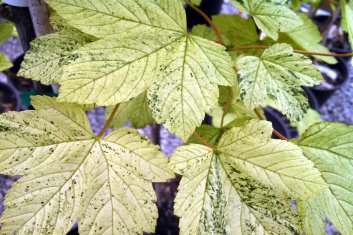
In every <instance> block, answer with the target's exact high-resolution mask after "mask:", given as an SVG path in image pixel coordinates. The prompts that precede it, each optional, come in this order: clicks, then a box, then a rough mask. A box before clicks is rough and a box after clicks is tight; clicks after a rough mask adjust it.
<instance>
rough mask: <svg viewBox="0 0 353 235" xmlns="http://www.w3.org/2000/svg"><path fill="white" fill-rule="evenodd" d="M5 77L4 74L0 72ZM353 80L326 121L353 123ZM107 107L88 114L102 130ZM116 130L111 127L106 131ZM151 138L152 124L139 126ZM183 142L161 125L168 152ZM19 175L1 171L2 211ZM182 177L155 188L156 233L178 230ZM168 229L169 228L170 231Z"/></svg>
mask: <svg viewBox="0 0 353 235" xmlns="http://www.w3.org/2000/svg"><path fill="white" fill-rule="evenodd" d="M222 13H224V14H232V13H236V10H234V8H232V6H231V4H230V3H229V0H225V4H224V7H223V8H222ZM0 52H3V53H6V54H7V55H8V56H9V58H10V59H11V60H14V59H16V58H17V57H18V56H19V55H21V54H22V53H23V52H22V49H21V46H20V42H19V40H18V39H16V38H11V39H10V40H9V41H8V42H6V43H4V44H2V45H0ZM0 77H1V76H0ZM351 97H353V80H352V79H350V80H349V81H348V82H347V83H346V84H345V86H343V87H342V88H341V89H340V90H338V91H336V92H335V94H334V95H332V96H331V97H330V99H329V100H328V101H327V102H326V103H325V104H324V105H323V106H322V108H321V110H320V113H321V115H322V118H323V119H324V120H326V121H339V122H344V123H347V124H353V115H352V114H353V100H352V99H351ZM104 114H105V111H104V108H97V109H95V110H92V111H89V112H88V117H89V119H90V122H91V126H92V129H93V131H94V132H95V133H98V132H99V130H100V129H101V127H102V126H103V124H104V119H105V117H104ZM111 131H112V130H107V132H106V133H109V132H111ZM139 132H140V133H141V134H144V135H146V136H148V137H150V138H151V133H152V130H151V127H146V128H145V129H141V130H139ZM181 144H183V142H182V141H181V140H180V139H179V138H178V137H176V136H175V135H173V134H171V133H169V132H168V131H167V130H165V129H164V128H163V127H161V129H160V146H161V150H162V151H163V152H164V153H165V154H166V155H167V156H168V157H170V155H171V154H172V153H173V152H174V150H175V148H176V147H177V146H180V145H181ZM16 179H18V178H17V177H8V176H1V175H0V214H1V213H2V211H3V210H4V206H3V203H2V202H3V199H4V195H5V194H6V192H7V190H8V189H9V188H10V187H11V185H12V183H13V182H14V181H15V180H16ZM179 180H180V177H178V178H177V179H175V180H171V181H169V182H167V183H163V184H155V185H154V188H155V190H156V191H157V195H158V202H157V204H158V208H159V213H160V214H161V218H160V219H159V220H158V225H159V228H158V230H157V233H156V234H177V231H178V229H177V224H178V218H177V217H175V216H174V215H173V199H174V197H175V193H176V188H177V185H178V183H179ZM167 231H168V232H167ZM327 234H330V235H337V234H339V233H338V232H337V231H336V230H335V228H334V226H333V225H332V224H331V223H329V222H328V223H327Z"/></svg>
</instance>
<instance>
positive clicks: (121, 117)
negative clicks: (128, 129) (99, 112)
mask: <svg viewBox="0 0 353 235" xmlns="http://www.w3.org/2000/svg"><path fill="white" fill-rule="evenodd" d="M111 110H112V108H108V110H107V115H106V116H107V117H109V116H110V113H111ZM127 121H130V122H131V126H133V127H135V128H144V127H145V126H146V125H148V124H152V123H153V118H152V113H151V109H150V107H149V106H148V102H147V94H146V92H143V93H141V94H140V95H139V96H137V97H135V98H134V99H132V100H131V101H127V102H125V103H122V104H121V105H120V107H119V110H118V112H117V114H116V115H115V116H114V119H113V122H112V127H114V128H118V127H121V126H122V125H124V124H125V123H126V122H127Z"/></svg>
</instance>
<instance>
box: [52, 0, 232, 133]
mask: <svg viewBox="0 0 353 235" xmlns="http://www.w3.org/2000/svg"><path fill="white" fill-rule="evenodd" d="M47 2H48V3H49V5H50V6H51V7H53V8H54V9H55V10H56V12H57V13H58V14H59V15H60V16H61V17H63V18H64V19H65V20H67V22H68V23H69V24H70V25H71V26H73V27H76V28H77V29H79V30H81V31H83V32H85V33H87V34H90V35H92V36H95V37H97V38H100V40H98V41H96V42H94V43H90V44H88V45H86V46H84V47H81V48H80V49H78V50H77V51H76V52H74V53H73V54H72V55H71V56H70V60H69V65H68V66H65V68H64V70H65V72H64V75H63V76H62V78H60V79H59V83H60V84H61V85H62V86H61V90H60V94H59V100H61V101H70V102H78V103H86V104H89V103H96V104H98V105H104V106H109V105H115V104H116V103H120V102H125V101H128V100H130V99H131V98H134V97H136V96H137V95H139V94H140V93H142V92H143V91H145V90H146V89H149V91H148V100H149V105H150V108H151V110H152V114H153V117H154V119H155V120H156V121H157V122H158V123H161V124H164V125H165V126H166V128H167V129H169V130H170V131H171V132H173V133H175V134H177V135H178V136H180V137H181V138H183V139H184V140H186V139H187V138H188V137H189V135H190V134H191V133H192V131H193V130H194V129H195V128H196V126H199V125H200V124H201V121H202V119H203V118H204V114H205V112H207V111H209V110H210V108H211V107H212V106H213V105H214V104H215V103H216V102H217V97H218V87H217V85H225V86H227V85H232V84H234V71H233V70H232V62H231V59H230V57H229V56H228V54H227V53H226V52H225V51H224V49H225V48H224V47H223V46H221V45H219V44H216V43H214V42H210V41H208V40H206V39H203V38H200V37H196V36H191V35H188V34H187V31H186V17H185V11H184V9H183V6H182V4H181V2H180V1H175V0H166V1H152V2H151V1H147V0H138V1H133V0H128V1H126V0H124V1H123V0H119V1H116V2H114V3H112V2H111V1H108V0H102V1H97V2H81V1H80V2H78V1H74V0H48V1H47ZM122 9H126V10H122ZM134 12H135V13H137V12H138V15H139V16H138V17H136V16H137V15H136V14H133V13H134ZM112 22H113V23H112ZM204 78H207V79H204ZM190 113H191V114H192V115H190Z"/></svg>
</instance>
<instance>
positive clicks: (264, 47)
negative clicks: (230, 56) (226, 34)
mask: <svg viewBox="0 0 353 235" xmlns="http://www.w3.org/2000/svg"><path fill="white" fill-rule="evenodd" d="M267 48H268V46H261V45H254V46H241V47H237V48H235V49H236V50H243V49H267ZM293 51H294V52H295V53H299V54H304V55H320V56H333V57H349V56H353V53H344V54H337V53H321V52H314V51H302V50H293Z"/></svg>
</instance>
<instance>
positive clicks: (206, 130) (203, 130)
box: [187, 125, 225, 145]
mask: <svg viewBox="0 0 353 235" xmlns="http://www.w3.org/2000/svg"><path fill="white" fill-rule="evenodd" d="M195 131H196V132H197V134H199V135H200V136H201V137H202V138H203V139H204V140H206V141H207V142H208V143H210V144H212V145H216V144H217V143H218V141H219V139H220V138H221V136H222V135H223V133H224V131H225V130H223V129H221V128H217V127H214V126H210V125H201V126H199V127H198V128H196V130H195ZM187 143H194V144H202V143H201V142H200V140H199V139H198V138H197V137H196V136H194V135H192V136H190V138H189V139H188V141H187Z"/></svg>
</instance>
